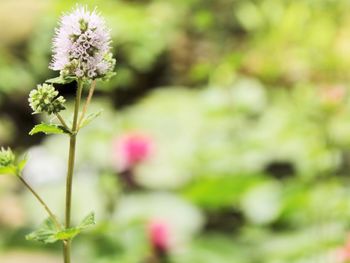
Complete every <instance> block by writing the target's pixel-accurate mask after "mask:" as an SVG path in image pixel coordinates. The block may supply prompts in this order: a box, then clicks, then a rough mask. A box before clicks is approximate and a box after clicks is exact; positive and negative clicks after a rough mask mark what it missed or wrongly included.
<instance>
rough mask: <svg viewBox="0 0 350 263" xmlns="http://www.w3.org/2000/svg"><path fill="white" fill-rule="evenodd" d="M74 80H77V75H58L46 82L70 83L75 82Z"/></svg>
mask: <svg viewBox="0 0 350 263" xmlns="http://www.w3.org/2000/svg"><path fill="white" fill-rule="evenodd" d="M74 80H76V78H75V77H62V76H59V77H56V78H52V79H48V80H46V81H45V82H46V83H51V84H68V83H71V82H73V81H74Z"/></svg>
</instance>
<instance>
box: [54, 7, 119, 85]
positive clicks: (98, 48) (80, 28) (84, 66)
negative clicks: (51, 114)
mask: <svg viewBox="0 0 350 263" xmlns="http://www.w3.org/2000/svg"><path fill="white" fill-rule="evenodd" d="M53 42H54V43H53V52H54V55H53V59H52V63H51V65H50V68H51V69H53V70H60V72H61V75H62V76H63V77H68V76H70V77H76V78H84V77H85V78H89V79H96V78H103V77H106V76H108V75H109V74H110V73H111V72H112V71H113V69H114V66H115V59H113V57H112V54H111V52H110V49H111V47H110V42H111V40H110V35H109V30H108V29H107V28H106V26H105V21H104V20H103V18H102V17H101V16H100V15H99V14H98V13H97V12H96V10H94V11H92V12H91V11H89V10H87V9H86V8H85V7H82V6H78V7H77V8H76V10H75V11H73V12H72V13H70V14H67V15H65V16H63V17H62V18H61V22H60V26H59V28H58V29H56V35H55V38H54V41H53Z"/></svg>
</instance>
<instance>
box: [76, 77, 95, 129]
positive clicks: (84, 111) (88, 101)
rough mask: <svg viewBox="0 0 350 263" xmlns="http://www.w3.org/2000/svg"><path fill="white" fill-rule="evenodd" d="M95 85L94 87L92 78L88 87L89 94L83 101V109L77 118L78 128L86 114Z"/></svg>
mask: <svg viewBox="0 0 350 263" xmlns="http://www.w3.org/2000/svg"><path fill="white" fill-rule="evenodd" d="M95 87H96V80H93V81H92V83H91V86H90V89H89V95H88V97H87V99H86V102H85V104H84V107H83V111H82V113H81V116H80V118H79V122H78V129H79V128H80V125H81V123H82V121H83V119H84V116H85V114H86V111H87V108H88V107H89V104H90V102H91V99H92V96H93V95H94V90H95Z"/></svg>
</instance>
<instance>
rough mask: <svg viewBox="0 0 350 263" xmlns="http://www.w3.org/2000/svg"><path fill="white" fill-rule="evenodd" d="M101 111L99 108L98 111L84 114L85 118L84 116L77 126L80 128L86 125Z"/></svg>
mask: <svg viewBox="0 0 350 263" xmlns="http://www.w3.org/2000/svg"><path fill="white" fill-rule="evenodd" d="M102 112H103V110H100V111H98V112H95V113H91V114H89V115H88V116H86V118H84V119H83V121H82V122H81V124H80V127H79V128H80V129H81V128H83V127H85V126H86V125H88V124H89V123H90V122H92V121H93V120H94V119H96V118H97V117H98V116H100V115H101V113H102Z"/></svg>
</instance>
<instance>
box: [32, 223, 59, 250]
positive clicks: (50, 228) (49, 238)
mask: <svg viewBox="0 0 350 263" xmlns="http://www.w3.org/2000/svg"><path fill="white" fill-rule="evenodd" d="M56 234H57V229H56V226H55V223H54V222H53V220H52V219H51V218H48V219H46V220H45V221H44V223H43V224H42V225H41V226H40V228H39V229H38V230H36V231H34V232H32V233H30V234H28V235H27V236H26V239H27V240H34V241H38V242H43V243H45V244H49V243H55V242H56V241H58V240H59V239H58V238H57V237H56Z"/></svg>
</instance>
